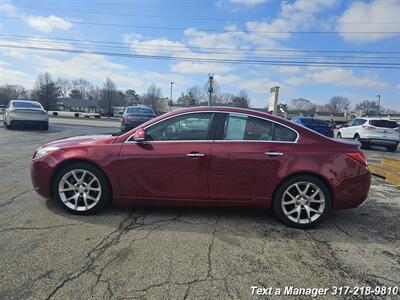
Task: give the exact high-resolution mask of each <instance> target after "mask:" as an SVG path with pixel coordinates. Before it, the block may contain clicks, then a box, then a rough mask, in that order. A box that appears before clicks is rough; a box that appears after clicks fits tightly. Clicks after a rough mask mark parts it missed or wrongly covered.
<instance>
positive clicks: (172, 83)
mask: <svg viewBox="0 0 400 300" xmlns="http://www.w3.org/2000/svg"><path fill="white" fill-rule="evenodd" d="M173 85H174V82H173V81H171V98H170V99H171V101H172V86H173Z"/></svg>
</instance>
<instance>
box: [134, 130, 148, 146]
mask: <svg viewBox="0 0 400 300" xmlns="http://www.w3.org/2000/svg"><path fill="white" fill-rule="evenodd" d="M133 140H134V141H135V142H138V143H141V142H143V141H144V140H146V132H145V131H144V130H143V129H139V130H138V131H136V132H135V134H134V135H133Z"/></svg>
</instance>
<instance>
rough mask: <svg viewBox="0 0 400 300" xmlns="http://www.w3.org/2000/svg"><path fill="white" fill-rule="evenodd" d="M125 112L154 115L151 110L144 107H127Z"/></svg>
mask: <svg viewBox="0 0 400 300" xmlns="http://www.w3.org/2000/svg"><path fill="white" fill-rule="evenodd" d="M126 112H127V113H128V114H143V115H154V113H153V111H152V110H151V109H150V108H146V107H128V108H127V110H126Z"/></svg>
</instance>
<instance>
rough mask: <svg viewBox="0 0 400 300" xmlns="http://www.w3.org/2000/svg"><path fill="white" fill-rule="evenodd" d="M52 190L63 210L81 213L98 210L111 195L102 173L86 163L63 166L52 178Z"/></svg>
mask: <svg viewBox="0 0 400 300" xmlns="http://www.w3.org/2000/svg"><path fill="white" fill-rule="evenodd" d="M53 191H54V195H55V198H56V199H57V200H58V202H59V203H60V204H61V206H62V207H63V208H64V209H65V210H67V211H68V212H70V213H73V214H81V215H87V214H92V213H95V212H97V211H99V210H100V209H101V208H103V207H104V206H105V205H106V203H107V202H108V201H109V199H110V196H111V189H110V186H109V183H108V180H107V178H106V176H105V175H104V173H103V172H102V171H100V170H99V169H98V168H96V167H94V166H92V165H90V164H87V163H74V164H71V165H69V166H67V167H65V168H63V169H62V170H61V171H60V172H59V173H58V174H57V176H56V178H55V180H54V186H53Z"/></svg>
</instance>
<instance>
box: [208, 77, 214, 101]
mask: <svg viewBox="0 0 400 300" xmlns="http://www.w3.org/2000/svg"><path fill="white" fill-rule="evenodd" d="M213 80H214V74H212V75H211V74H208V84H209V85H208V93H209V94H210V97H209V98H208V106H211V105H212V94H213V92H214V83H213Z"/></svg>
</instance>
